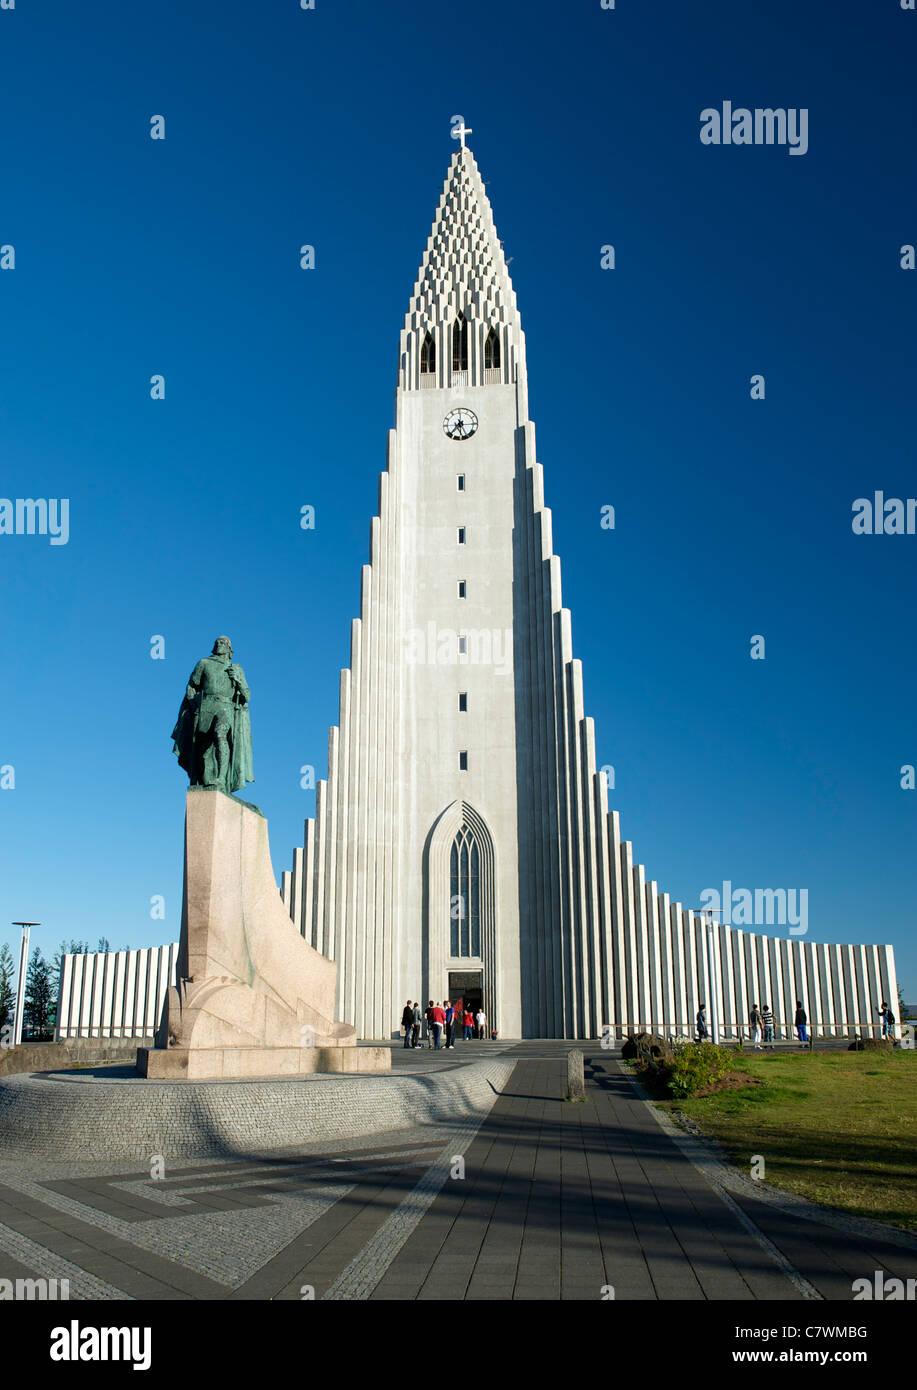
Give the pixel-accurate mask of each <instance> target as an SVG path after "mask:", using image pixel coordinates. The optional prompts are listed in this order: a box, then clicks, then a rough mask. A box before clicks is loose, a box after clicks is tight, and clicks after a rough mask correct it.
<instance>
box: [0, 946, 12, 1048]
mask: <svg viewBox="0 0 917 1390" xmlns="http://www.w3.org/2000/svg"><path fill="white" fill-rule="evenodd" d="M15 974H16V963H15V961H14V960H13V953H12V951H11V950H10V948H9V946H8V945H7V943H6V942H5V941H4V943H3V945H2V946H0V1028H2V1027H3V1026H4V1024H6V1023H9V1022H10V1021H11V1019H12V1017H13V1006H14V1005H15V1003H16V987H15V984H14V983H13V980H14V976H15Z"/></svg>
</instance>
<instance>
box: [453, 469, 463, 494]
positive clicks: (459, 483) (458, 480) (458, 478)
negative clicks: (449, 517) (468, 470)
mask: <svg viewBox="0 0 917 1390" xmlns="http://www.w3.org/2000/svg"><path fill="white" fill-rule="evenodd" d="M455 485H456V487H457V488H458V490H459V492H464V491H465V474H464V473H457V474H456V478H455Z"/></svg>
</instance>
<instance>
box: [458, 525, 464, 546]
mask: <svg viewBox="0 0 917 1390" xmlns="http://www.w3.org/2000/svg"><path fill="white" fill-rule="evenodd" d="M458 543H459V545H464V544H465V528H464V526H460V527H459V528H458Z"/></svg>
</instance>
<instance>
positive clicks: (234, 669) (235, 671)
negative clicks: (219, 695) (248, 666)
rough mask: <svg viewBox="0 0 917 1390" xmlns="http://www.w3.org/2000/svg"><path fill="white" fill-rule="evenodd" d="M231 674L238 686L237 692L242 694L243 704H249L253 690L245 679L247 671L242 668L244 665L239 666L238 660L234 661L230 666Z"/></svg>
mask: <svg viewBox="0 0 917 1390" xmlns="http://www.w3.org/2000/svg"><path fill="white" fill-rule="evenodd" d="M229 675H230V677H231V678H232V682H233V684H234V685H235V687H236V694H237V695H241V696H242V703H243V705H247V704H248V702H249V699H250V698H251V691H250V690H249V688H248V682H247V681H246V679H245V672H244V671H243V670H242V667H241V666H239V665H238V663H237V662H235V661H234V662H232V664H231V665H230V667H229Z"/></svg>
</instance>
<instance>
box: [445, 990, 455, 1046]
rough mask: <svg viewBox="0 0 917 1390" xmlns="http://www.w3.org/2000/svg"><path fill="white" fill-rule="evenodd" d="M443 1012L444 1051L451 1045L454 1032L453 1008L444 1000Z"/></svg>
mask: <svg viewBox="0 0 917 1390" xmlns="http://www.w3.org/2000/svg"><path fill="white" fill-rule="evenodd" d="M444 1012H445V1015H446V1051H447V1052H448V1051H449V1049H450V1048H451V1047H452V1034H453V1033H454V1032H455V1009H453V1007H452V1005H451V1004H450V1003H449V1000H448V999H447V1000H446V1003H445V1008H444Z"/></svg>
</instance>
